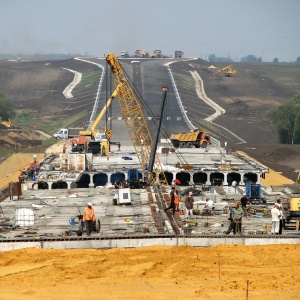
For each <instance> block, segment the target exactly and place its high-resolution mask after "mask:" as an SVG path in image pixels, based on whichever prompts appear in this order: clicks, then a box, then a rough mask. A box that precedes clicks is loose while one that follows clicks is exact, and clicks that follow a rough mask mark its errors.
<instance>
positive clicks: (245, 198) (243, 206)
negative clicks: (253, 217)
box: [241, 193, 251, 219]
mask: <svg viewBox="0 0 300 300" xmlns="http://www.w3.org/2000/svg"><path fill="white" fill-rule="evenodd" d="M241 204H242V209H243V212H244V216H245V217H246V218H247V219H248V212H247V204H248V205H250V206H251V202H250V201H249V199H248V198H247V194H246V193H244V194H243V197H242V198H241Z"/></svg>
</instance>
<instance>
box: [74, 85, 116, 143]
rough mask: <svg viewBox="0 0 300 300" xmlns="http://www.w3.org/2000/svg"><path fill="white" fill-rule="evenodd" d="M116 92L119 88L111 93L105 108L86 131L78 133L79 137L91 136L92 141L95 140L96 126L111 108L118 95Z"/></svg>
mask: <svg viewBox="0 0 300 300" xmlns="http://www.w3.org/2000/svg"><path fill="white" fill-rule="evenodd" d="M118 90H119V86H117V87H116V89H115V90H114V91H113V93H112V94H111V96H110V98H109V99H108V100H107V102H106V104H105V106H104V107H103V108H102V110H101V112H100V113H99V115H98V117H97V118H96V120H95V121H94V122H93V124H92V126H91V127H90V128H89V129H88V130H84V131H80V132H79V134H80V135H84V136H91V138H92V139H95V136H96V134H97V132H98V131H97V129H96V127H97V126H98V124H99V122H100V121H101V120H102V118H103V116H104V115H105V113H106V112H107V110H108V109H109V108H110V107H111V104H112V102H113V100H114V99H115V97H116V96H117V94H118ZM105 129H106V128H105Z"/></svg>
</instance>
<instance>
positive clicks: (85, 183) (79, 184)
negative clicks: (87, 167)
mask: <svg viewBox="0 0 300 300" xmlns="http://www.w3.org/2000/svg"><path fill="white" fill-rule="evenodd" d="M90 182H91V178H90V175H89V174H81V175H80V177H79V179H78V180H77V181H76V188H78V189H80V188H88V187H89V185H90Z"/></svg>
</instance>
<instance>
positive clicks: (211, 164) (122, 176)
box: [0, 54, 299, 250]
mask: <svg viewBox="0 0 300 300" xmlns="http://www.w3.org/2000/svg"><path fill="white" fill-rule="evenodd" d="M77 59H78V58H77ZM106 61H107V62H108V63H109V65H110V67H111V73H112V80H113V82H114V84H115V87H116V88H115V91H114V92H113V93H112V95H111V97H110V98H109V100H108V101H107V102H106V104H105V106H104V107H103V108H102V110H100V113H99V115H98V116H96V115H94V119H91V120H92V121H91V122H90V125H89V126H88V128H87V129H85V130H84V129H80V128H78V129H77V131H76V130H75V129H74V130H73V131H72V129H70V128H69V129H60V131H58V132H59V133H55V134H53V137H55V138H56V139H58V138H61V139H63V143H62V142H58V143H57V145H55V146H53V147H52V148H49V149H48V150H47V152H46V153H45V154H44V158H43V159H42V160H41V161H39V160H37V156H36V155H34V156H33V161H32V163H31V170H32V166H34V168H33V171H32V173H28V172H29V171H28V169H29V168H27V169H26V168H24V169H22V170H21V173H20V175H19V180H18V182H10V183H9V187H8V193H9V197H8V198H6V199H4V201H2V203H1V208H2V223H1V224H0V225H1V226H2V231H1V247H2V249H3V250H4V249H5V250H9V249H16V247H17V248H22V247H31V246H32V245H35V246H37V247H39V248H47V247H50V248H53V247H55V248H56V247H57V248H74V247H78V248H85V247H88V248H90V247H91V241H90V239H91V238H92V239H93V241H95V242H93V243H95V246H92V247H96V248H108V245H114V246H110V247H116V246H117V247H130V248H131V247H134V246H139V245H141V244H144V243H145V240H147V243H148V245H156V244H157V243H162V241H164V242H163V244H164V245H174V243H176V244H177V245H191V246H200V245H203V246H204V245H205V246H207V245H215V244H224V243H225V244H226V243H229V244H231V243H232V239H234V241H235V243H238V244H248V243H250V244H257V243H261V241H262V239H263V240H264V241H265V240H266V243H269V242H268V241H271V242H272V243H286V242H287V240H286V239H288V243H293V242H295V241H297V237H298V231H299V220H298V216H297V211H296V212H293V213H294V215H296V217H295V216H292V217H291V216H290V206H291V205H290V199H294V198H296V199H297V196H298V194H299V186H298V185H297V184H293V181H291V180H289V179H288V178H285V177H284V176H282V175H280V174H278V173H276V172H272V170H270V169H269V167H268V166H266V165H264V164H262V163H261V162H259V161H257V160H255V159H254V158H251V157H250V156H249V155H247V154H245V153H244V152H242V151H233V150H232V149H231V148H229V147H228V146H227V142H226V143H225V144H224V145H223V146H222V145H221V141H220V140H218V139H216V138H214V137H212V136H211V134H210V133H209V132H207V131H199V130H198V129H194V128H195V127H194V125H193V124H192V123H191V121H190V120H189V118H188V116H187V115H186V112H185V111H182V112H183V118H182V121H183V124H184V123H185V124H186V125H187V126H188V127H189V131H188V132H186V133H176V134H175V133H172V134H167V136H166V135H161V130H162V120H163V118H164V116H165V112H164V106H165V102H166V99H167V94H168V92H169V88H168V87H167V86H163V88H162V95H161V103H160V110H159V111H158V116H159V117H156V118H154V117H153V118H152V120H156V123H155V126H152V127H151V125H148V123H147V121H146V120H147V118H146V117H145V116H144V112H143V109H142V108H141V107H142V106H141V104H140V103H139V102H138V99H137V97H136V96H135V93H134V88H133V87H132V85H131V84H130V83H129V78H128V75H127V74H126V73H125V71H124V69H123V66H122V65H121V64H120V62H119V60H118V59H117V57H116V56H114V54H109V55H108V56H107V57H106ZM167 65H169V63H168V64H167ZM228 69H230V70H231V66H228V67H225V68H223V69H220V71H218V72H221V71H224V70H225V71H226V70H227V71H228ZM233 73H235V72H233ZM170 74H171V75H172V73H170ZM193 76H194V75H193ZM225 76H227V75H226V74H225ZM194 78H195V80H197V77H196V76H194ZM171 84H172V87H173V88H174V89H175V91H176V89H177V85H176V81H175V80H174V79H173V78H172V76H171ZM73 88H74V84H73V85H72V88H71V90H69V91H67V92H66V89H65V92H66V93H69V94H71V93H72V89H73ZM197 92H198V91H197ZM199 92H200V93H201V94H202V95H205V92H204V90H203V87H202V88H201V87H200V88H199ZM175 96H176V98H177V102H178V106H179V108H180V107H183V104H182V102H181V99H180V98H179V97H178V95H177V94H176V92H175ZM114 98H118V103H119V109H120V112H121V118H118V119H117V120H116V121H114V122H115V123H114V124H115V126H116V124H117V126H118V128H119V129H118V130H117V132H118V133H119V137H120V136H121V135H123V136H125V134H126V133H125V131H121V129H120V128H122V123H123V124H124V122H125V128H126V129H127V134H129V138H127V139H124V138H123V140H122V141H121V142H120V141H119V142H117V143H116V142H112V141H111V136H112V130H109V128H108V127H107V126H108V123H107V121H106V125H105V127H104V129H102V130H103V133H102V134H101V131H100V132H99V129H98V126H99V123H100V121H102V120H103V119H104V117H105V116H106V114H107V113H108V111H109V109H110V108H111V106H112V103H113V100H114ZM201 99H202V100H203V101H205V102H207V103H208V105H210V106H211V107H214V108H215V110H216V112H215V114H214V115H213V119H215V118H217V117H218V115H221V114H223V113H224V110H223V109H222V108H220V107H219V106H218V105H216V104H215V103H213V101H211V100H210V99H209V98H207V97H206V98H205V96H202V98H201ZM97 101H98V100H97V99H96V102H97ZM96 102H95V103H96ZM158 103H159V102H158ZM106 118H107V116H106ZM167 119H168V117H167ZM148 120H149V117H148ZM176 124H178V118H177V122H176ZM177 126H178V125H177ZM180 126H182V125H180ZM123 128H124V126H123ZM149 128H150V129H151V130H150V129H149ZM172 129H173V128H172ZM164 130H165V129H164ZM65 133H66V135H63V134H65ZM120 133H121V134H120ZM55 148H56V150H54V149H55ZM278 178H279V179H278ZM176 181H178V182H179V184H177V185H176V184H175V182H176ZM264 181H265V182H266V181H270V182H272V183H271V185H268V186H265V185H264ZM276 181H279V184H278V182H276ZM119 184H121V186H120V185H119ZM174 185H176V189H178V191H179V195H180V198H181V204H180V209H179V210H178V211H177V212H176V214H174V215H172V214H171V213H169V212H168V213H165V211H164V209H165V208H166V207H167V206H168V205H169V201H170V198H169V194H170V188H171V187H172V186H174ZM189 192H191V193H192V194H193V197H194V199H195V207H194V214H195V218H194V219H193V221H191V220H189V219H188V218H187V216H186V214H185V206H184V199H185V198H186V197H187V195H188V193H189ZM123 194H124V195H126V197H127V200H125V199H123V198H124V195H123ZM243 194H246V195H247V197H248V198H249V200H250V201H251V207H250V206H249V207H248V211H249V216H251V218H249V219H248V218H247V219H245V221H244V222H243V233H242V235H241V236H237V235H235V236H232V238H229V237H228V236H226V235H224V232H225V231H226V227H227V226H228V220H227V219H228V213H229V205H235V204H236V202H238V201H239V199H240V198H241V197H242V195H243ZM208 198H209V199H212V200H213V201H214V203H215V207H214V210H213V211H211V212H210V213H209V214H208V213H207V212H206V210H205V201H206V199H208ZM278 199H281V200H282V202H283V204H284V206H285V208H286V210H285V220H286V222H285V230H284V234H283V235H282V236H281V238H280V239H278V238H277V239H274V236H271V235H270V229H271V227H270V226H271V221H270V210H271V209H272V208H273V206H274V203H275V202H276V201H277V200H278ZM87 202H91V203H93V207H94V209H95V213H96V215H97V220H96V221H95V224H94V233H93V234H92V237H87V236H86V235H85V230H84V226H83V224H82V220H81V217H82V213H83V210H84V208H85V206H86V203H87ZM203 235H204V236H203ZM206 235H209V236H210V238H209V240H208V239H207V238H205V236H206ZM174 237H176V238H174ZM32 239H34V240H35V241H34V243H33V244H32V241H31V240H32ZM36 239H38V241H36ZM79 240H80V242H79ZM128 240H130V241H133V244H131V242H130V243H129V241H128ZM71 241H75V244H76V245H74V243H73V242H72V243H70V242H71ZM112 241H114V242H112ZM117 241H118V242H117ZM208 241H209V242H208ZM53 245H56V246H53Z"/></svg>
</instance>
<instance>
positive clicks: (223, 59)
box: [208, 54, 233, 62]
mask: <svg viewBox="0 0 300 300" xmlns="http://www.w3.org/2000/svg"><path fill="white" fill-rule="evenodd" d="M208 61H209V62H233V60H232V59H231V58H230V56H227V57H220V56H216V55H215V54H210V55H209V56H208Z"/></svg>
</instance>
